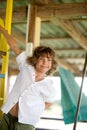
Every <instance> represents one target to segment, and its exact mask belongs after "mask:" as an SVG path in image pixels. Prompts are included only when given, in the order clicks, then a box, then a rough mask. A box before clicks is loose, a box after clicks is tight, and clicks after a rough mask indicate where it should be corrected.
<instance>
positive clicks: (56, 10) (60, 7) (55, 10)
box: [37, 2, 87, 18]
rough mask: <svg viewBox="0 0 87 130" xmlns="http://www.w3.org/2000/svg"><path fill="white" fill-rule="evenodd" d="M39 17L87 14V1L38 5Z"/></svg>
mask: <svg viewBox="0 0 87 130" xmlns="http://www.w3.org/2000/svg"><path fill="white" fill-rule="evenodd" d="M37 11H38V14H37V15H38V16H39V17H48V18H52V17H60V18H64V17H72V16H73V17H75V16H82V15H87V2H86V3H85V2H84V3H64V4H52V5H50V4H49V5H44V6H38V10H37Z"/></svg>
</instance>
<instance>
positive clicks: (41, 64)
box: [35, 55, 52, 74]
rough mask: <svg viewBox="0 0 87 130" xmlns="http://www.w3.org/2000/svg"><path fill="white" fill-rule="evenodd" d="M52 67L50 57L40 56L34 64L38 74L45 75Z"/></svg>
mask: <svg viewBox="0 0 87 130" xmlns="http://www.w3.org/2000/svg"><path fill="white" fill-rule="evenodd" d="M51 67H52V58H51V56H49V55H48V56H47V55H42V56H40V57H39V58H38V60H37V64H36V67H35V68H36V71H38V72H39V73H43V74H45V73H46V72H48V71H49V70H50V69H51Z"/></svg>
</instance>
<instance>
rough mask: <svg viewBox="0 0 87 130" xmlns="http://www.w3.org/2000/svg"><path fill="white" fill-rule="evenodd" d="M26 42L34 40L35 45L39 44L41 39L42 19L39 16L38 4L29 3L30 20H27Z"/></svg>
mask: <svg viewBox="0 0 87 130" xmlns="http://www.w3.org/2000/svg"><path fill="white" fill-rule="evenodd" d="M27 23H28V24H27V36H26V42H27V43H28V42H32V43H33V44H34V47H35V46H38V45H39V40H40V23H41V20H40V18H39V17H37V6H35V5H29V10H28V22H27Z"/></svg>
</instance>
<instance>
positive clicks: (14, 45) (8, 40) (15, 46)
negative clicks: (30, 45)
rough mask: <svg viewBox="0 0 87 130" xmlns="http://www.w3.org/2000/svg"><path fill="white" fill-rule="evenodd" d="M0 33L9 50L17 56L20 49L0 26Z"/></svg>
mask: <svg viewBox="0 0 87 130" xmlns="http://www.w3.org/2000/svg"><path fill="white" fill-rule="evenodd" d="M0 32H1V33H2V34H3V35H4V37H5V39H6V41H7V42H8V44H9V46H10V47H11V49H12V50H13V51H14V52H15V54H16V55H19V54H20V53H21V49H20V48H19V47H18V45H17V43H16V41H15V40H14V39H13V37H12V36H11V35H10V34H8V32H7V31H6V30H5V29H4V28H3V27H2V26H1V25H0Z"/></svg>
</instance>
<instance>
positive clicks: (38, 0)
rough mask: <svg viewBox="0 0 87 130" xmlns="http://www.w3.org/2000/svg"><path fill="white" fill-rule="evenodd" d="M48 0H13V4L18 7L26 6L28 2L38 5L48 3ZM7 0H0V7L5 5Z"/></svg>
mask: <svg viewBox="0 0 87 130" xmlns="http://www.w3.org/2000/svg"><path fill="white" fill-rule="evenodd" d="M48 1H49V0H14V3H13V6H14V7H20V6H28V4H38V5H45V4H48ZM6 2H7V0H0V8H5V7H6Z"/></svg>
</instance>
